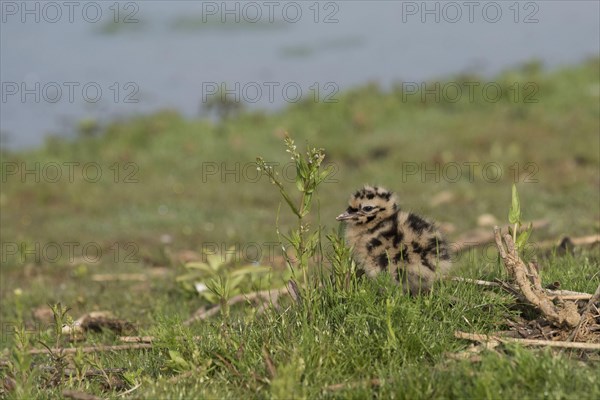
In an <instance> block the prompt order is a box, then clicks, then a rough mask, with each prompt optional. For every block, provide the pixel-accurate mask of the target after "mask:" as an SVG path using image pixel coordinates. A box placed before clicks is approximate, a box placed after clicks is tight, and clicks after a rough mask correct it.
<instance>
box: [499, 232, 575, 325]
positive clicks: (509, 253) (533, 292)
mask: <svg viewBox="0 0 600 400" xmlns="http://www.w3.org/2000/svg"><path fill="white" fill-rule="evenodd" d="M494 238H495V240H496V246H497V247H498V252H499V253H500V257H501V258H502V261H503V262H504V266H505V267H506V270H507V271H508V274H509V275H510V276H511V277H512V278H513V279H514V280H515V282H516V284H517V285H518V286H519V290H520V292H521V293H522V294H523V296H524V297H525V299H526V300H527V301H528V302H529V303H531V304H532V305H534V306H535V307H537V308H538V309H539V310H540V311H541V312H542V314H544V315H545V316H546V317H547V318H548V320H549V321H551V322H553V323H554V324H556V325H558V326H564V325H566V326H569V327H572V328H573V327H575V326H577V324H578V323H579V320H580V318H581V316H580V315H579V313H578V312H577V304H575V303H574V302H572V301H565V302H564V303H563V304H562V307H560V308H559V307H558V306H555V305H554V303H553V302H552V300H551V299H550V297H549V296H548V295H547V294H546V293H545V292H544V289H543V288H542V286H541V280H540V277H539V274H538V273H537V266H536V265H534V264H533V263H529V264H528V265H526V264H525V263H524V262H523V260H521V258H520V257H519V256H518V254H517V250H516V248H515V243H514V242H513V239H512V237H511V236H510V235H509V234H505V235H504V237H503V238H502V237H501V236H500V229H499V228H498V227H497V226H496V227H494ZM502 239H504V243H503V241H502ZM504 244H506V247H505V246H504Z"/></svg>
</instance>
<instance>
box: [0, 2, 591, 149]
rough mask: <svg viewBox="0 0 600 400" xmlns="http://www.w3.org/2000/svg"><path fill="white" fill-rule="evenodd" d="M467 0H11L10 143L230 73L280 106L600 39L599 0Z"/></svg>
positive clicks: (5, 119)
mask: <svg viewBox="0 0 600 400" xmlns="http://www.w3.org/2000/svg"><path fill="white" fill-rule="evenodd" d="M51 3H52V2H51ZM467 3H468V2H427V3H424V2H402V1H380V2H377V1H368V2H367V1H345V2H341V1H339V2H320V3H316V2H314V1H309V2H260V1H259V2H227V3H223V2H186V1H179V2H176V1H174V2H167V1H146V2H120V3H115V2H111V1H109V2H73V4H75V5H74V6H72V7H73V8H68V7H67V6H65V5H64V3H62V2H56V3H54V4H55V5H56V6H53V5H51V6H48V5H47V4H46V2H27V5H26V6H25V3H22V2H6V1H3V2H2V4H1V5H2V24H1V30H0V34H1V35H0V36H1V38H0V48H1V50H0V52H1V53H0V55H1V60H0V68H1V69H0V75H1V81H2V102H1V103H0V105H1V111H0V118H1V126H0V129H1V132H2V136H3V145H4V146H7V147H9V148H19V147H25V146H32V145H37V144H39V143H41V142H42V141H43V138H44V137H45V136H46V135H47V134H49V133H55V134H61V135H72V134H73V132H74V127H75V126H76V125H77V121H79V120H81V119H85V118H90V119H96V120H101V121H104V120H107V119H110V118H115V117H120V116H128V115H132V114H136V113H145V112H151V111H153V110H157V109H161V108H166V107H170V108H175V109H177V110H179V111H180V112H182V113H183V114H185V115H189V116H195V115H198V113H199V110H200V108H201V106H202V105H203V94H204V100H206V99H210V98H211V93H212V92H211V90H213V89H214V87H215V84H219V83H221V82H227V83H228V84H229V88H232V89H234V90H235V89H236V83H237V84H238V86H237V88H238V90H237V91H236V92H235V93H231V94H230V95H229V96H230V99H234V96H235V95H238V96H240V100H246V102H248V101H250V102H251V101H255V102H254V103H251V104H250V106H251V107H253V108H263V109H269V110H271V109H277V108H280V107H282V106H284V105H285V104H287V103H288V102H291V101H293V100H294V99H295V98H296V92H297V91H298V89H299V90H300V91H301V92H302V95H303V96H304V97H312V98H315V97H316V98H317V99H318V100H319V101H324V100H325V99H326V98H327V96H330V97H332V98H333V99H335V94H336V92H337V91H338V90H344V89H345V88H348V87H352V86H356V85H359V84H362V83H365V82H368V81H375V82H379V83H380V84H381V85H383V86H386V85H389V84H390V83H392V82H394V81H398V80H405V81H415V82H420V81H423V80H425V79H430V78H435V77H443V76H444V75H448V74H452V73H458V72H469V71H470V72H478V73H482V74H484V75H486V76H492V75H493V74H494V73H496V72H498V71H500V70H502V69H504V68H506V67H509V66H512V65H515V64H517V63H521V62H524V61H527V60H531V59H534V58H536V59H539V60H541V61H543V63H544V65H545V66H547V67H556V66H559V65H563V64H570V63H576V62H578V61H581V60H583V59H585V58H587V57H590V56H594V55H597V54H598V53H599V51H600V42H599V40H600V39H599V38H600V26H599V13H600V8H599V4H600V3H599V2H597V1H551V2H550V1H547V2H546V1H545V2H542V1H538V2H520V3H516V2H486V1H484V2H471V3H469V4H470V5H467ZM23 7H27V9H26V10H25V9H24V8H23ZM36 7H37V8H36ZM69 7H71V6H69ZM469 7H471V8H469ZM27 10H29V12H27ZM117 10H118V14H116V12H117ZM227 10H233V11H231V12H229V13H227V12H226V11H227ZM428 10H429V12H427V11H428ZM259 13H260V16H259ZM128 16H129V21H130V22H127V23H125V22H124V20H125V19H126V17H128ZM236 17H237V18H239V22H236V20H235V19H236ZM36 18H37V19H38V21H36ZM115 19H116V20H117V23H111V21H112V22H114V20H115ZM223 19H225V23H222V20H223ZM436 19H437V21H436ZM95 20H98V21H97V22H94V21H95ZM255 20H257V22H254V21H255ZM423 20H424V21H423ZM294 21H295V22H294ZM213 82H214V84H213ZM265 82H268V83H267V84H265ZM269 82H270V83H269ZM36 84H37V85H38V86H36ZM84 87H85V88H86V91H87V94H86V93H83V92H82V89H83V88H84ZM284 87H285V88H286V91H284ZM59 89H60V90H59ZM259 89H260V91H262V92H259ZM317 89H318V95H317ZM27 90H29V92H27ZM70 90H72V92H71V93H69V92H70ZM98 90H100V91H101V94H100V92H99V91H98ZM70 95H72V97H71V96H70ZM36 97H37V98H36ZM70 97H71V98H70ZM212 97H214V95H212ZM234 100H235V99H234ZM130 101H137V102H130Z"/></svg>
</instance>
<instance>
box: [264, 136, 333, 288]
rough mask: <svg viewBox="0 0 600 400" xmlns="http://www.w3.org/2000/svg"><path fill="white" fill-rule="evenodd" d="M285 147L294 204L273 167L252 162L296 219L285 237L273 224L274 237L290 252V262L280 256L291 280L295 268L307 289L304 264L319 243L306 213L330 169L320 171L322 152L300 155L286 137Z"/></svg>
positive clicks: (313, 150)
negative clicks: (291, 165) (290, 164)
mask: <svg viewBox="0 0 600 400" xmlns="http://www.w3.org/2000/svg"><path fill="white" fill-rule="evenodd" d="M285 146H286V152H287V153H289V154H290V156H291V159H292V161H293V162H294V165H295V167H296V189H298V191H299V192H300V196H299V198H298V199H296V200H295V201H294V199H293V197H294V196H292V195H291V194H290V193H288V191H287V190H286V188H285V186H284V185H283V182H282V180H281V179H280V177H279V173H278V172H277V171H275V169H274V168H273V166H272V165H270V164H269V163H267V162H266V161H265V160H264V159H263V158H262V157H258V158H257V159H256V161H257V163H258V169H259V170H260V171H262V172H263V173H264V174H266V175H267V176H268V177H269V180H270V182H271V183H272V184H273V185H275V186H276V187H277V189H279V193H280V195H281V197H282V198H283V200H284V201H285V203H286V204H287V205H288V206H289V208H290V210H291V211H292V212H293V213H294V215H295V216H296V218H297V227H296V228H295V229H292V230H290V232H289V233H288V235H284V234H281V232H280V231H279V223H278V221H277V236H278V237H279V238H280V239H279V243H280V245H281V246H282V248H283V249H284V250H285V247H286V246H285V244H284V243H283V241H282V240H281V238H283V239H285V241H286V242H287V243H288V244H289V245H291V246H292V248H293V249H294V252H295V259H294V260H292V259H291V258H290V257H289V256H288V255H287V253H286V252H285V251H284V257H286V262H287V264H288V266H289V267H290V269H291V271H292V274H293V276H294V278H297V277H296V270H297V269H298V267H299V269H300V270H301V271H302V278H303V282H304V283H305V284H306V285H307V287H308V286H310V282H309V275H308V266H309V265H308V263H309V259H310V258H311V257H312V256H314V255H315V253H316V252H317V250H318V249H319V245H320V243H321V240H320V239H321V229H320V227H319V228H317V229H314V230H312V229H311V227H310V224H309V222H308V218H307V217H308V215H309V214H310V211H311V208H312V205H313V200H314V194H315V192H316V190H317V187H318V186H319V185H320V184H321V183H322V182H323V181H324V180H325V179H326V178H327V176H328V175H329V174H330V172H331V170H330V169H325V170H323V169H321V164H322V163H323V159H324V158H325V153H324V151H323V149H317V148H311V147H310V146H308V145H307V150H306V153H305V155H301V154H300V153H299V152H298V151H297V150H296V145H295V144H294V140H293V139H291V138H290V137H289V136H286V138H285ZM278 216H279V211H278Z"/></svg>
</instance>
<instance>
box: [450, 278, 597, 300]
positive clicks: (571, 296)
mask: <svg viewBox="0 0 600 400" xmlns="http://www.w3.org/2000/svg"><path fill="white" fill-rule="evenodd" d="M449 279H450V280H451V281H454V282H465V283H472V284H474V285H479V286H489V287H502V285H501V284H500V283H498V282H490V281H482V280H480V279H469V278H461V277H460V276H453V277H451V278H449ZM544 291H545V292H546V293H547V294H548V295H549V296H553V297H558V298H560V299H562V300H588V299H591V298H592V294H590V293H582V292H573V291H571V290H550V289H544Z"/></svg>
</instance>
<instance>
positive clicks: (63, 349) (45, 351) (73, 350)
mask: <svg viewBox="0 0 600 400" xmlns="http://www.w3.org/2000/svg"><path fill="white" fill-rule="evenodd" d="M150 348H152V344H149V343H137V344H118V345H114V346H89V347H54V348H49V349H31V350H29V352H28V353H29V354H50V353H51V352H52V353H57V354H75V353H77V352H78V351H81V352H83V353H96V352H102V351H121V350H137V349H150Z"/></svg>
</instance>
